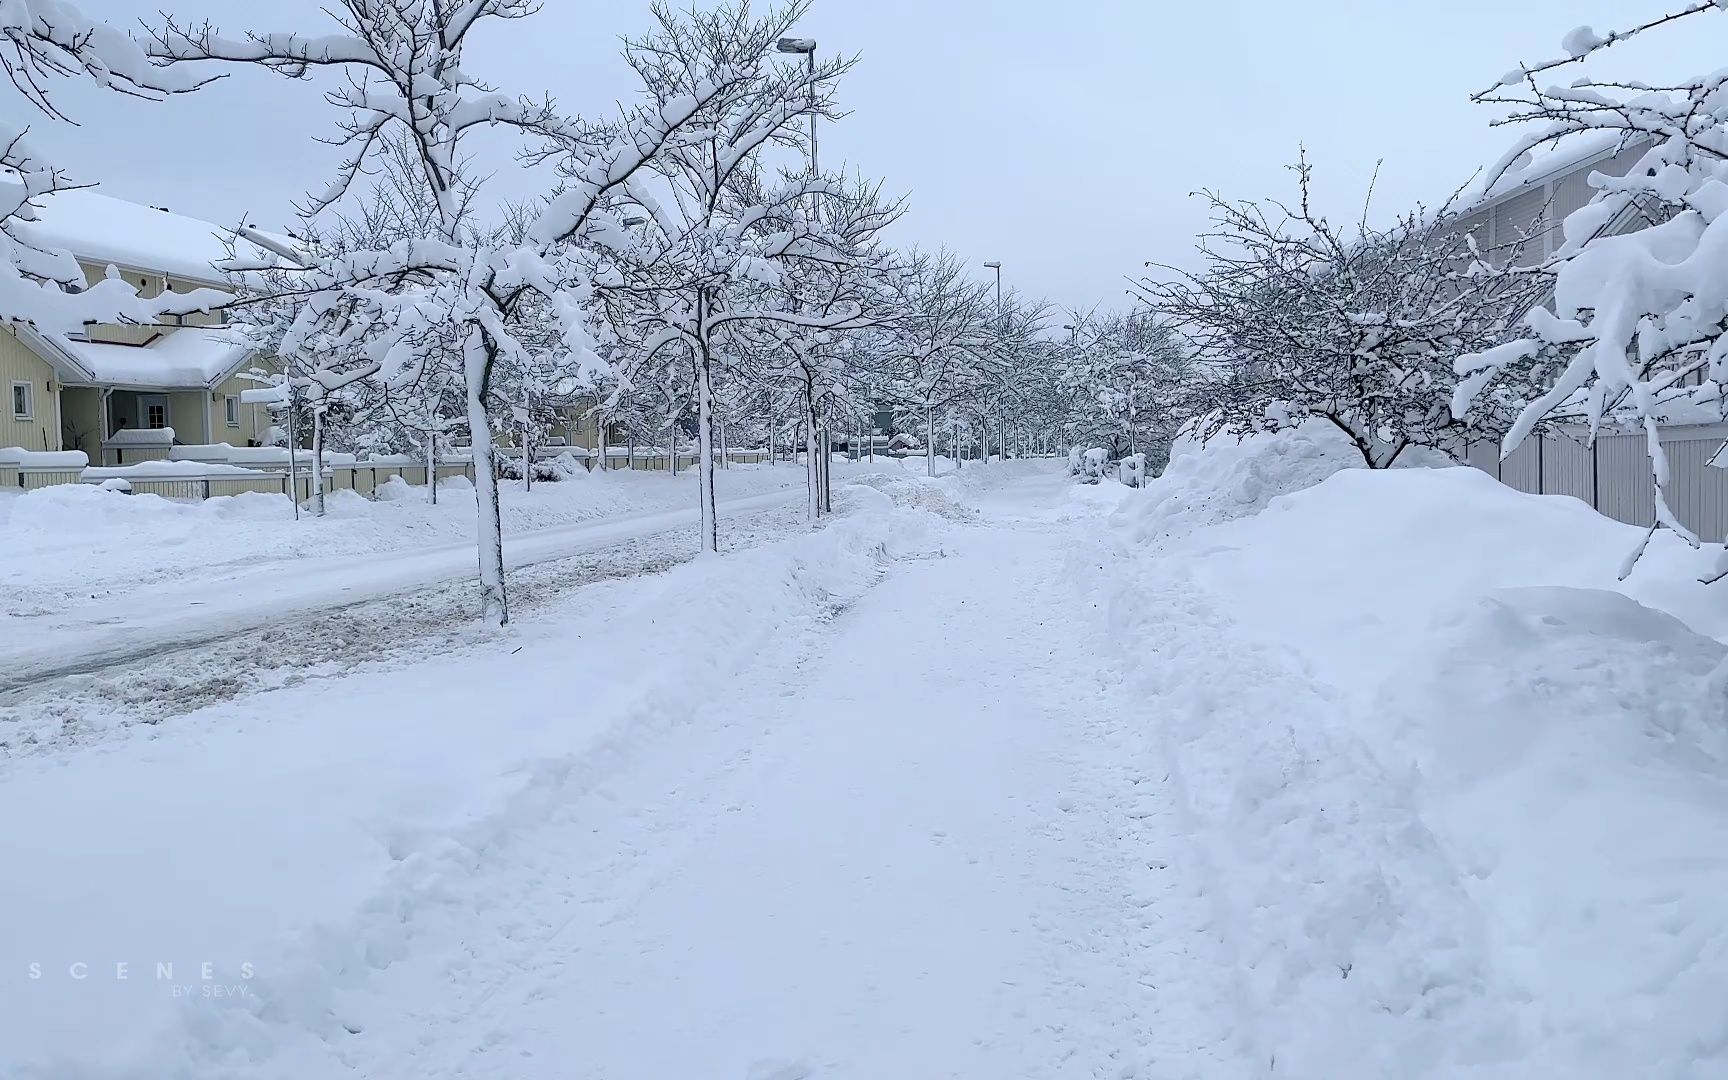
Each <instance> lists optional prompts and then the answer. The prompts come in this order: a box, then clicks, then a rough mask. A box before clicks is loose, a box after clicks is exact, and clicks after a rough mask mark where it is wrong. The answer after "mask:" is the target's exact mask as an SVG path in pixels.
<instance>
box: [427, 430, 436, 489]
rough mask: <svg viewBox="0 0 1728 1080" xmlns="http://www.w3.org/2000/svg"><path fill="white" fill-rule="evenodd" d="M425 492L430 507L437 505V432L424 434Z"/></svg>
mask: <svg viewBox="0 0 1728 1080" xmlns="http://www.w3.org/2000/svg"><path fill="white" fill-rule="evenodd" d="M426 492H427V495H428V497H429V498H430V499H431V500H432V505H433V506H437V505H438V432H437V431H436V430H432V431H428V432H426Z"/></svg>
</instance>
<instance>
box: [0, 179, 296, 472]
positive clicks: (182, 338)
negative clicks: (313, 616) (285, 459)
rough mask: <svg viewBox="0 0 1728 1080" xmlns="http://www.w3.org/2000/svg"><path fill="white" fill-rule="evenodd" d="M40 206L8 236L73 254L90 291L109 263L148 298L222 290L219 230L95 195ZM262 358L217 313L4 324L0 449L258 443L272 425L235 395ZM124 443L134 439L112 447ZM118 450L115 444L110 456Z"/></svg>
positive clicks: (97, 450)
mask: <svg viewBox="0 0 1728 1080" xmlns="http://www.w3.org/2000/svg"><path fill="white" fill-rule="evenodd" d="M43 201H44V204H45V205H44V207H43V209H42V210H41V212H40V215H39V216H40V220H38V221H30V222H19V223H16V224H15V226H14V229H15V231H16V232H17V234H18V235H19V236H20V237H21V238H22V239H24V240H26V241H28V242H30V243H33V244H36V245H38V246H40V247H43V248H51V249H61V250H67V251H70V252H71V253H72V254H73V255H74V256H75V257H76V258H77V260H78V263H79V265H80V266H81V267H82V268H83V270H84V275H85V279H86V281H88V282H89V283H91V284H94V283H96V282H98V281H101V280H102V279H103V278H104V277H105V276H107V273H108V268H109V267H113V268H114V269H115V270H116V271H117V272H118V273H119V274H120V275H121V276H122V277H123V278H125V279H126V281H127V283H128V284H131V285H133V286H135V287H136V288H137V289H138V292H139V294H140V295H141V296H144V297H146V298H149V297H155V296H159V295H161V294H162V293H163V292H165V291H166V292H191V291H192V290H194V289H219V290H224V291H226V290H227V289H228V285H227V283H226V282H225V281H224V279H223V276H222V274H221V273H220V272H218V271H217V270H216V268H215V266H214V264H215V263H216V262H218V261H220V260H221V259H224V258H226V257H227V254H228V250H227V247H226V245H225V244H224V242H223V235H224V234H225V233H226V232H228V230H224V229H222V228H221V227H220V226H217V225H213V224H211V223H210V222H207V221H201V220H199V219H197V218H192V217H185V216H183V215H180V214H172V213H169V212H167V211H166V210H158V209H154V208H151V207H147V206H139V205H138V204H136V203H130V202H126V201H125V200H123V199H115V198H111V197H109V196H107V195H101V194H98V193H96V192H94V191H86V190H76V191H66V192H61V193H59V194H56V195H53V196H51V197H50V198H48V199H45V200H43ZM265 360H266V358H265V357H264V356H262V355H261V354H260V351H259V350H258V349H257V348H256V346H254V345H253V344H252V343H251V342H249V341H248V340H247V339H246V338H245V337H244V336H243V335H241V334H240V333H239V332H237V331H235V330H231V329H229V328H227V327H226V326H225V319H224V316H223V314H222V313H221V312H219V311H218V312H213V313H211V314H208V315H206V314H195V315H187V316H183V317H180V316H174V317H170V318H169V319H168V320H167V321H165V322H162V323H159V324H154V325H149V326H134V325H111V324H89V325H86V326H85V328H84V332H83V333H82V334H78V335H73V336H70V337H59V336H54V335H47V334H42V333H38V332H36V331H35V330H34V329H33V328H31V327H29V326H25V325H21V324H12V323H5V324H0V384H4V386H5V393H6V399H5V403H4V405H0V447H7V446H16V447H21V448H23V449H25V450H82V451H84V452H85V453H86V454H88V455H89V458H90V460H91V461H93V462H100V461H102V460H103V459H104V444H105V443H109V442H111V441H113V437H114V436H115V435H116V433H118V432H123V431H138V430H155V431H168V430H170V429H171V430H172V431H173V437H172V438H173V441H175V442H180V443H200V444H203V443H228V444H231V445H235V446H256V445H258V443H259V441H260V439H261V437H262V435H263V434H264V432H265V430H266V429H267V428H268V427H269V417H268V414H267V413H266V412H265V410H264V409H263V408H262V407H261V406H256V405H245V404H242V403H241V401H240V391H241V390H243V389H246V388H247V387H249V386H254V385H256V384H255V383H252V382H249V381H247V380H244V379H240V378H237V377H236V376H237V375H238V374H239V373H240V372H242V371H245V370H247V369H248V368H251V367H254V366H261V365H262V366H269V365H268V364H267V363H264V361H265ZM128 438H130V439H136V438H137V437H136V436H123V437H122V438H121V439H120V440H119V442H120V443H121V444H124V443H126V442H127V439H128ZM146 441H149V440H146ZM123 452H124V451H123V450H122V449H121V448H120V447H118V446H116V447H111V448H110V452H109V453H108V454H107V455H106V456H107V457H108V458H109V459H111V460H112V459H113V458H114V457H115V455H116V453H123ZM157 456H160V455H157Z"/></svg>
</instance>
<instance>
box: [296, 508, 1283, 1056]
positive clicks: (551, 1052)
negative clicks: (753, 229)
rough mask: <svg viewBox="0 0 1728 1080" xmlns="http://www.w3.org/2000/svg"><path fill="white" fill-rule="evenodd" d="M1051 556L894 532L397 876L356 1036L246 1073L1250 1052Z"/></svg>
mask: <svg viewBox="0 0 1728 1080" xmlns="http://www.w3.org/2000/svg"><path fill="white" fill-rule="evenodd" d="M1063 557H1064V555H1063V534H1062V532H1061V531H1058V530H1053V529H1050V528H1048V527H1046V526H1041V525H1038V524H1036V523H1022V524H1021V526H1020V527H1017V528H989V529H966V530H962V531H960V532H959V533H958V534H957V536H956V537H955V538H954V539H953V540H952V541H950V543H949V545H948V551H947V557H945V558H941V559H930V560H925V561H920V562H911V563H901V564H899V565H898V567H896V568H895V569H894V570H893V571H891V575H890V577H889V578H888V579H887V580H886V581H884V582H883V583H882V584H880V585H878V586H877V587H876V588H875V589H874V590H873V591H871V592H869V593H867V594H866V595H865V596H864V598H863V599H862V601H860V602H859V603H858V604H857V605H856V606H855V607H854V608H852V609H850V610H848V611H845V612H842V613H839V614H838V615H837V617H836V619H835V621H834V623H833V625H832V628H831V631H830V633H829V635H828V640H826V641H824V642H823V643H822V646H821V651H820V653H819V654H818V655H815V656H813V657H811V658H809V659H808V660H805V661H800V660H799V659H798V658H797V657H796V656H792V655H785V656H780V655H775V654H772V653H770V654H768V655H765V656H764V657H763V658H762V659H761V662H760V664H759V665H758V667H757V668H756V670H754V671H752V672H751V673H750V676H749V677H748V678H746V679H740V680H738V681H737V685H736V686H735V687H734V688H733V689H734V692H733V693H731V694H728V695H723V696H721V697H719V698H717V699H716V700H713V701H712V702H711V703H710V705H709V709H708V710H707V711H706V712H705V714H704V715H701V716H698V717H696V718H694V720H693V722H691V723H690V724H689V726H688V728H685V729H680V730H679V731H677V732H676V733H674V735H673V737H671V738H668V739H665V740H661V741H659V742H658V743H657V744H655V745H654V746H653V747H652V748H650V749H649V750H648V751H646V752H643V753H638V754H636V755H634V756H633V757H632V758H630V759H629V760H628V761H627V764H626V765H625V767H623V768H621V769H619V770H617V771H615V772H608V773H607V774H606V775H605V776H603V777H599V778H596V779H595V780H594V781H593V782H592V783H589V784H587V785H586V786H585V787H584V788H583V789H582V790H581V791H580V792H579V793H578V794H577V795H576V797H574V798H571V799H570V800H569V801H568V802H566V803H565V804H563V805H562V806H560V807H559V808H558V810H557V811H556V812H555V813H554V814H553V815H552V816H551V818H550V820H547V821H546V822H544V823H543V824H541V825H540V826H538V827H537V828H536V829H534V830H533V831H532V832H530V833H528V834H525V835H515V836H512V837H511V838H510V839H509V841H508V843H507V845H503V846H500V847H497V848H493V849H490V850H488V851H487V852H486V853H485V855H484V856H483V859H485V860H488V861H487V862H485V863H483V864H482V865H480V866H476V867H474V868H473V872H472V873H471V874H469V875H465V877H464V878H463V880H461V881H454V882H447V883H443V884H442V885H441V887H440V888H438V889H437V890H435V892H436V894H437V896H436V899H435V900H434V901H433V902H431V903H430V904H420V905H416V906H414V907H413V908H412V909H408V908H407V906H406V905H403V907H402V911H401V913H400V914H401V921H402V923H403V924H405V925H402V926H400V927H398V928H397V929H396V930H394V931H392V932H390V933H389V934H388V935H387V936H388V937H389V938H390V939H391V944H390V945H389V946H388V949H389V950H390V951H391V952H392V953H393V954H394V955H393V957H392V962H390V963H389V965H388V966H387V967H384V968H382V969H381V970H375V971H373V972H371V973H370V976H369V977H368V978H367V979H366V980H365V982H364V983H363V985H360V986H356V987H354V988H352V989H351V990H349V991H347V992H345V993H344V994H342V995H341V996H340V997H339V999H338V1001H339V1004H338V1005H337V1006H336V1008H337V1012H338V1015H339V1016H340V1018H341V1024H342V1026H343V1027H344V1028H346V1029H348V1030H349V1031H353V1032H357V1034H353V1035H351V1036H344V1035H342V1034H340V1033H338V1035H337V1037H336V1038H334V1039H332V1038H331V1037H330V1036H329V1035H328V1034H327V1033H326V1034H324V1035H323V1036H322V1037H320V1038H315V1039H313V1038H308V1039H303V1040H301V1041H300V1042H299V1047H298V1053H297V1054H294V1055H290V1056H291V1057H294V1058H295V1060H294V1062H293V1064H292V1065H291V1066H289V1067H287V1068H286V1069H285V1070H284V1071H283V1072H281V1073H276V1072H271V1073H269V1075H296V1076H300V1077H310V1076H319V1075H363V1076H368V1077H416V1078H421V1077H445V1076H449V1077H454V1076H464V1077H482V1076H483V1077H511V1078H521V1077H558V1078H561V1080H562V1078H575V1077H605V1078H607V1080H631V1078H641V1080H664V1078H669V1077H721V1078H727V1080H744V1078H746V1077H749V1078H769V1077H772V1078H774V1080H791V1078H794V1077H805V1076H808V1077H812V1078H818V1080H829V1078H832V1080H840V1078H843V1077H856V1078H860V1080H865V1078H868V1080H877V1078H882V1077H977V1078H981V1080H982V1078H991V1080H994V1078H999V1077H1007V1076H1014V1077H1094V1076H1099V1077H1112V1078H1119V1077H1143V1078H1152V1077H1157V1078H1179V1077H1190V1076H1194V1077H1210V1076H1221V1077H1223V1076H1227V1077H1240V1076H1247V1075H1253V1073H1252V1071H1251V1070H1249V1069H1246V1068H1245V1067H1244V1064H1243V1061H1242V1060H1241V1057H1240V1053H1239V1043H1240V1042H1241V1040H1242V1039H1243V1038H1244V1033H1243V1032H1241V1031H1239V1030H1237V1029H1236V1027H1235V1024H1236V1017H1237V1012H1238V1010H1236V1009H1235V1008H1234V1007H1233V1004H1232V1003H1233V1002H1234V1001H1235V1000H1236V999H1237V988H1236V986H1235V984H1234V982H1233V978H1232V976H1231V975H1230V969H1229V967H1228V966H1227V965H1226V964H1225V963H1224V957H1223V955H1222V953H1223V947H1222V945H1221V943H1220V941H1219V940H1218V938H1217V937H1216V936H1215V934H1214V931H1213V928H1212V927H1211V926H1210V920H1211V913H1212V911H1213V907H1212V906H1211V904H1210V903H1209V901H1208V898H1207V897H1205V896H1203V895H1202V893H1201V883H1203V882H1205V881H1206V880H1208V877H1209V874H1208V871H1207V869H1206V867H1205V865H1204V862H1203V859H1204V856H1203V853H1202V852H1201V851H1199V850H1198V849H1197V848H1196V846H1195V845H1194V844H1192V843H1190V842H1189V840H1188V839H1186V833H1187V829H1186V827H1185V826H1184V825H1183V824H1182V822H1181V820H1180V815H1179V814H1178V812H1177V809H1176V807H1175V806H1174V804H1173V801H1172V792H1173V790H1174V785H1173V784H1172V783H1171V777H1170V775H1169V766H1168V764H1167V763H1165V762H1161V761H1160V760H1158V758H1157V756H1156V754H1155V752H1154V750H1153V745H1154V743H1153V741H1152V739H1151V737H1150V731H1151V726H1152V724H1153V723H1155V720H1156V718H1155V717H1152V716H1149V715H1148V714H1147V706H1146V704H1145V703H1144V702H1143V701H1142V700H1140V699H1138V698H1136V697H1135V696H1133V695H1131V694H1129V693H1127V692H1126V691H1125V690H1122V689H1119V688H1117V687H1115V686H1113V685H1111V684H1110V683H1109V682H1108V681H1107V680H1106V678H1105V677H1103V676H1101V675H1100V674H1099V672H1098V665H1097V664H1096V663H1095V661H1094V660H1093V658H1092V657H1090V656H1089V655H1088V654H1087V652H1086V651H1085V650H1084V648H1083V647H1082V646H1081V645H1080V644H1079V643H1077V642H1076V640H1075V635H1074V634H1073V633H1072V631H1073V628H1074V627H1075V625H1076V624H1077V622H1078V620H1079V615H1078V613H1077V612H1076V611H1074V610H1073V608H1074V606H1075V604H1076V598H1075V594H1074V593H1073V592H1072V590H1070V589H1068V588H1067V587H1065V586H1064V585H1063V584H1062V583H1061V582H1060V581H1059V580H1058V577H1059V570H1060V567H1061V564H1062V560H1063ZM301 1055H304V1056H301ZM279 1064H286V1063H281V1062H279Z"/></svg>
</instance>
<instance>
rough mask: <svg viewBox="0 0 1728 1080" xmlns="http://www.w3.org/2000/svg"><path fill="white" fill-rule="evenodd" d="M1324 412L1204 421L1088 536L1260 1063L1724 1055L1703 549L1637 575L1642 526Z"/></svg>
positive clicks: (1333, 1066)
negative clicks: (1431, 456) (1186, 817)
mask: <svg viewBox="0 0 1728 1080" xmlns="http://www.w3.org/2000/svg"><path fill="white" fill-rule="evenodd" d="M1316 441H1317V439H1316V437H1315V436H1312V435H1310V434H1308V433H1297V434H1293V435H1284V436H1278V437H1269V438H1267V437H1263V438H1256V439H1250V440H1248V441H1247V442H1246V443H1244V444H1242V445H1239V446H1238V445H1226V446H1223V447H1218V448H1216V449H1212V448H1209V449H1207V450H1205V451H1204V452H1198V451H1197V449H1196V448H1194V447H1191V446H1190V447H1185V448H1183V449H1184V451H1185V452H1186V454H1187V457H1186V459H1185V460H1184V459H1183V458H1179V459H1178V460H1177V461H1176V462H1174V463H1173V465H1172V469H1171V477H1170V480H1169V481H1168V482H1166V481H1159V482H1155V483H1154V484H1153V485H1152V487H1151V488H1150V489H1149V490H1147V491H1146V492H1144V493H1131V492H1127V491H1126V489H1119V490H1118V491H1117V492H1116V494H1117V495H1118V496H1119V498H1118V505H1119V507H1120V509H1119V511H1118V512H1117V513H1116V514H1115V516H1114V519H1113V520H1114V523H1115V525H1116V526H1117V529H1116V535H1115V536H1114V537H1104V538H1101V539H1099V540H1098V541H1097V544H1096V546H1094V547H1089V548H1084V549H1082V551H1081V553H1080V554H1079V555H1077V557H1076V558H1075V560H1074V561H1073V564H1074V566H1075V567H1076V573H1077V575H1078V577H1079V579H1080V580H1082V581H1083V582H1084V587H1085V588H1086V589H1087V590H1088V593H1089V595H1091V596H1093V597H1094V599H1095V600H1096V602H1097V604H1098V609H1097V610H1098V611H1099V612H1100V615H1101V618H1100V620H1099V622H1098V623H1096V624H1095V625H1096V626H1097V628H1098V631H1099V632H1100V633H1101V635H1102V636H1103V637H1104V638H1105V639H1106V640H1107V641H1108V642H1109V644H1110V646H1111V653H1112V655H1113V656H1114V657H1115V659H1116V662H1117V663H1118V664H1119V665H1120V667H1121V669H1122V670H1123V671H1124V673H1125V677H1127V678H1128V679H1130V680H1131V681H1132V682H1134V684H1135V685H1138V686H1140V687H1142V688H1143V689H1144V690H1145V691H1146V692H1148V693H1151V694H1154V695H1157V696H1158V697H1160V698H1161V699H1162V700H1164V701H1165V702H1167V703H1168V708H1167V709H1166V710H1165V712H1166V715H1167V716H1168V717H1169V718H1170V723H1169V724H1168V726H1167V729H1166V730H1167V735H1168V736H1169V738H1170V749H1171V753H1172V754H1173V756H1174V757H1176V758H1179V759H1182V760H1183V762H1184V766H1183V771H1184V772H1185V773H1186V775H1187V777H1188V781H1187V786H1188V791H1189V801H1190V803H1191V805H1192V806H1193V807H1194V810H1195V814H1196V822H1197V828H1198V829H1199V830H1201V831H1202V832H1203V833H1204V834H1205V835H1207V836H1209V837H1210V838H1211V842H1212V843H1213V844H1214V845H1215V850H1216V851H1217V852H1218V857H1219V860H1220V864H1221V865H1222V866H1223V867H1225V868H1226V869H1225V870H1224V875H1225V881H1224V888H1223V890H1222V896H1221V897H1220V902H1221V903H1223V904H1224V905H1226V908H1227V912H1226V915H1225V916H1224V917H1225V918H1226V919H1227V920H1228V921H1229V923H1230V925H1231V926H1232V927H1233V928H1234V929H1233V931H1232V936H1233V937H1234V939H1235V940H1236V941H1237V944H1238V947H1239V948H1240V949H1241V955H1242V960H1243V964H1244V967H1245V971H1246V975H1247V978H1248V983H1249V987H1250V993H1251V996H1252V1001H1253V1007H1254V1009H1255V1010H1256V1012H1257V1013H1258V1014H1259V1016H1260V1018H1261V1031H1260V1047H1261V1050H1262V1051H1263V1053H1264V1054H1265V1058H1266V1061H1267V1063H1268V1068H1269V1069H1271V1068H1272V1066H1271V1062H1272V1060H1273V1059H1274V1058H1275V1059H1276V1061H1277V1067H1276V1072H1275V1075H1279V1076H1285V1075H1294V1076H1301V1077H1337V1076H1365V1077H1383V1076H1429V1075H1433V1076H1465V1075H1468V1076H1478V1075H1480V1076H1496V1077H1508V1078H1510V1077H1530V1076H1565V1077H1600V1078H1602V1080H1609V1078H1620V1077H1629V1076H1639V1077H1675V1078H1679V1077H1687V1078H1693V1077H1706V1076H1721V1075H1728V1013H1724V1012H1723V1010H1722V1009H1721V1007H1720V1005H1719V1003H1720V1002H1721V1001H1723V1000H1725V999H1728V904H1724V903H1723V902H1722V898H1723V897H1725V896H1728V858H1725V857H1724V852H1728V686H1725V683H1728V665H1725V664H1724V657H1725V655H1728V650H1725V649H1724V646H1723V645H1722V644H1721V642H1720V641H1718V640H1717V637H1718V636H1720V635H1722V634H1723V633H1724V631H1725V630H1728V623H1725V622H1724V620H1723V617H1722V614H1721V613H1722V612H1723V610H1724V603H1725V601H1724V596H1723V594H1722V593H1721V592H1720V590H1711V589H1708V588H1706V587H1704V586H1702V585H1700V584H1698V582H1697V581H1696V578H1697V577H1698V576H1699V575H1700V574H1702V573H1704V572H1706V571H1708V569H1709V568H1710V566H1711V565H1712V563H1713V559H1714V556H1713V555H1712V554H1710V553H1707V552H1694V551H1691V550H1689V549H1687V548H1685V547H1684V546H1683V545H1681V544H1679V543H1678V542H1677V541H1673V538H1672V537H1671V536H1667V535H1664V536H1659V537H1658V541H1659V542H1658V543H1656V544H1655V545H1653V547H1652V550H1651V552H1650V553H1649V554H1648V555H1647V556H1646V558H1645V560H1644V561H1643V562H1642V563H1641V564H1640V565H1639V567H1638V568H1637V570H1636V571H1635V572H1634V574H1633V575H1632V576H1631V578H1630V579H1629V580H1628V581H1626V582H1624V583H1620V582H1616V581H1615V577H1614V575H1615V572H1616V570H1617V568H1618V566H1619V564H1620V562H1621V560H1622V559H1623V557H1624V555H1625V553H1626V552H1627V551H1628V550H1630V549H1631V548H1632V547H1633V546H1634V545H1635V544H1636V543H1637V542H1638V540H1639V538H1640V535H1641V532H1640V530H1638V529H1635V528H1632V527H1629V526H1624V525H1620V524H1618V523H1615V522H1612V521H1609V520H1608V519H1606V518H1603V517H1600V516H1599V515H1597V514H1595V513H1593V512H1592V511H1591V510H1589V509H1588V508H1587V507H1585V506H1584V505H1583V504H1582V503H1579V502H1577V501H1576V500H1572V499H1568V498H1562V497H1541V496H1531V495H1523V494H1519V493H1517V492H1514V491H1511V490H1510V489H1507V488H1504V487H1502V486H1500V485H1499V484H1497V483H1495V482H1494V481H1493V480H1492V479H1491V478H1490V477H1488V476H1486V475H1484V474H1482V473H1480V472H1477V471H1474V470H1470V469H1466V468H1446V469H1420V468H1417V469H1401V470H1394V471H1390V472H1383V473H1374V472H1369V471H1367V470H1363V469H1352V468H1342V467H1340V466H1341V465H1342V464H1343V461H1342V460H1341V459H1338V458H1337V457H1336V456H1335V455H1330V454H1328V453H1327V452H1326V451H1325V448H1324V447H1322V446H1316V445H1315V443H1316ZM1197 478H1204V482H1203V483H1202V482H1200V481H1199V480H1198V479H1197ZM1098 566H1102V567H1104V569H1103V570H1102V571H1097V570H1094V567H1098ZM1345 1063H1349V1064H1348V1065H1346V1064H1345Z"/></svg>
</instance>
